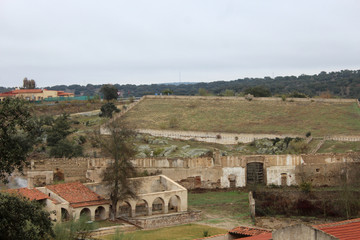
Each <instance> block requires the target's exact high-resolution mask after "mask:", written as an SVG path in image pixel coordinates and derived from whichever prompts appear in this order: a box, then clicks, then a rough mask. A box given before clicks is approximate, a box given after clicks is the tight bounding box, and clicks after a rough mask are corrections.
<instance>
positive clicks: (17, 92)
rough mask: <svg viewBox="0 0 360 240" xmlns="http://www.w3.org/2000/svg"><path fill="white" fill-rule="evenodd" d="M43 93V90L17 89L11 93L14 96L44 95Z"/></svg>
mask: <svg viewBox="0 0 360 240" xmlns="http://www.w3.org/2000/svg"><path fill="white" fill-rule="evenodd" d="M42 92H43V90H42V89H17V90H13V91H11V93H14V94H21V93H42Z"/></svg>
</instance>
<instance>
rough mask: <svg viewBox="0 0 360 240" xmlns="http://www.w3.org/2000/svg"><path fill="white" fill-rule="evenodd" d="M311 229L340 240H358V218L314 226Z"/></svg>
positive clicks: (359, 232)
mask: <svg viewBox="0 0 360 240" xmlns="http://www.w3.org/2000/svg"><path fill="white" fill-rule="evenodd" d="M313 227H314V228H317V229H319V230H321V231H323V232H326V233H328V234H330V235H332V236H334V237H336V238H338V239H341V240H348V239H360V218H356V219H351V220H346V221H341V222H334V223H326V224H321V225H314V226H313Z"/></svg>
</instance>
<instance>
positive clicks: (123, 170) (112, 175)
mask: <svg viewBox="0 0 360 240" xmlns="http://www.w3.org/2000/svg"><path fill="white" fill-rule="evenodd" d="M106 128H107V129H108V130H109V133H110V135H109V136H104V137H99V138H98V139H99V143H100V146H101V149H102V151H103V153H104V155H106V156H108V157H111V158H112V161H111V163H109V165H108V167H107V168H106V169H105V170H104V172H103V176H102V177H103V182H104V183H105V184H106V186H107V188H108V190H109V192H110V201H111V208H110V213H111V214H110V218H111V219H112V220H114V219H115V218H116V215H117V214H116V213H117V208H116V207H117V204H118V202H122V201H125V200H127V199H136V198H137V196H136V191H137V188H138V187H139V184H140V182H139V181H130V180H129V178H132V177H136V175H137V173H136V169H135V167H134V166H133V164H132V162H131V161H130V160H131V159H132V158H133V157H134V156H135V154H136V151H135V148H134V144H133V139H134V137H135V132H134V131H132V130H131V129H129V128H127V127H126V126H125V125H124V124H122V123H120V122H119V121H111V122H110V123H108V124H107V126H106Z"/></svg>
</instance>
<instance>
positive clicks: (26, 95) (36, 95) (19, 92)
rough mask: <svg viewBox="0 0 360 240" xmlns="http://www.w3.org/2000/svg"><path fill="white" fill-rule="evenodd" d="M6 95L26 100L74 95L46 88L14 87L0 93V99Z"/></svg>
mask: <svg viewBox="0 0 360 240" xmlns="http://www.w3.org/2000/svg"><path fill="white" fill-rule="evenodd" d="M6 97H16V98H23V99H26V100H28V101H41V100H44V99H47V98H55V97H74V93H66V92H64V91H55V90H47V89H15V90H13V91H9V92H4V93H0V101H3V99H4V98H6Z"/></svg>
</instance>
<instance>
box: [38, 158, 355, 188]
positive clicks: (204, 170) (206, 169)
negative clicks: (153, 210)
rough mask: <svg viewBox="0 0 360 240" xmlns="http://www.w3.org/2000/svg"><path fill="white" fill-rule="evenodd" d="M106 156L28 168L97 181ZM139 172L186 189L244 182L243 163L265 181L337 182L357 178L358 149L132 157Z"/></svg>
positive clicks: (67, 178)
mask: <svg viewBox="0 0 360 240" xmlns="http://www.w3.org/2000/svg"><path fill="white" fill-rule="evenodd" d="M108 161H111V160H109V159H102V158H98V159H94V158H88V159H87V158H73V159H64V158H62V159H54V158H52V159H45V160H33V161H32V170H36V171H41V170H44V171H54V172H55V170H56V169H57V168H58V169H61V170H62V171H63V173H64V177H65V181H87V182H99V181H100V180H101V177H100V173H101V172H102V170H103V169H104V168H105V167H106V166H107V163H108ZM132 162H133V164H134V165H135V166H136V167H137V168H138V171H139V172H144V171H145V170H146V172H147V173H149V174H163V175H165V176H167V177H169V178H171V179H172V180H174V181H176V182H178V183H180V184H181V185H182V186H185V187H186V188H188V189H193V188H227V187H230V186H231V184H230V180H231V179H233V180H234V181H235V182H234V184H235V186H234V187H244V186H246V184H247V169H248V168H247V166H248V164H250V163H254V162H255V163H261V164H262V165H263V175H264V182H265V183H266V184H268V185H270V184H275V185H281V184H284V183H285V185H288V186H290V185H297V184H299V183H301V182H302V181H304V179H306V181H310V182H312V183H313V185H316V186H317V185H329V186H336V185H339V179H340V177H341V176H343V175H344V174H345V173H346V175H347V176H349V177H350V178H351V179H360V176H358V174H357V172H358V173H360V153H347V154H312V155H238V156H220V154H218V153H214V157H213V158H211V157H198V158H144V159H134V160H132Z"/></svg>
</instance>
